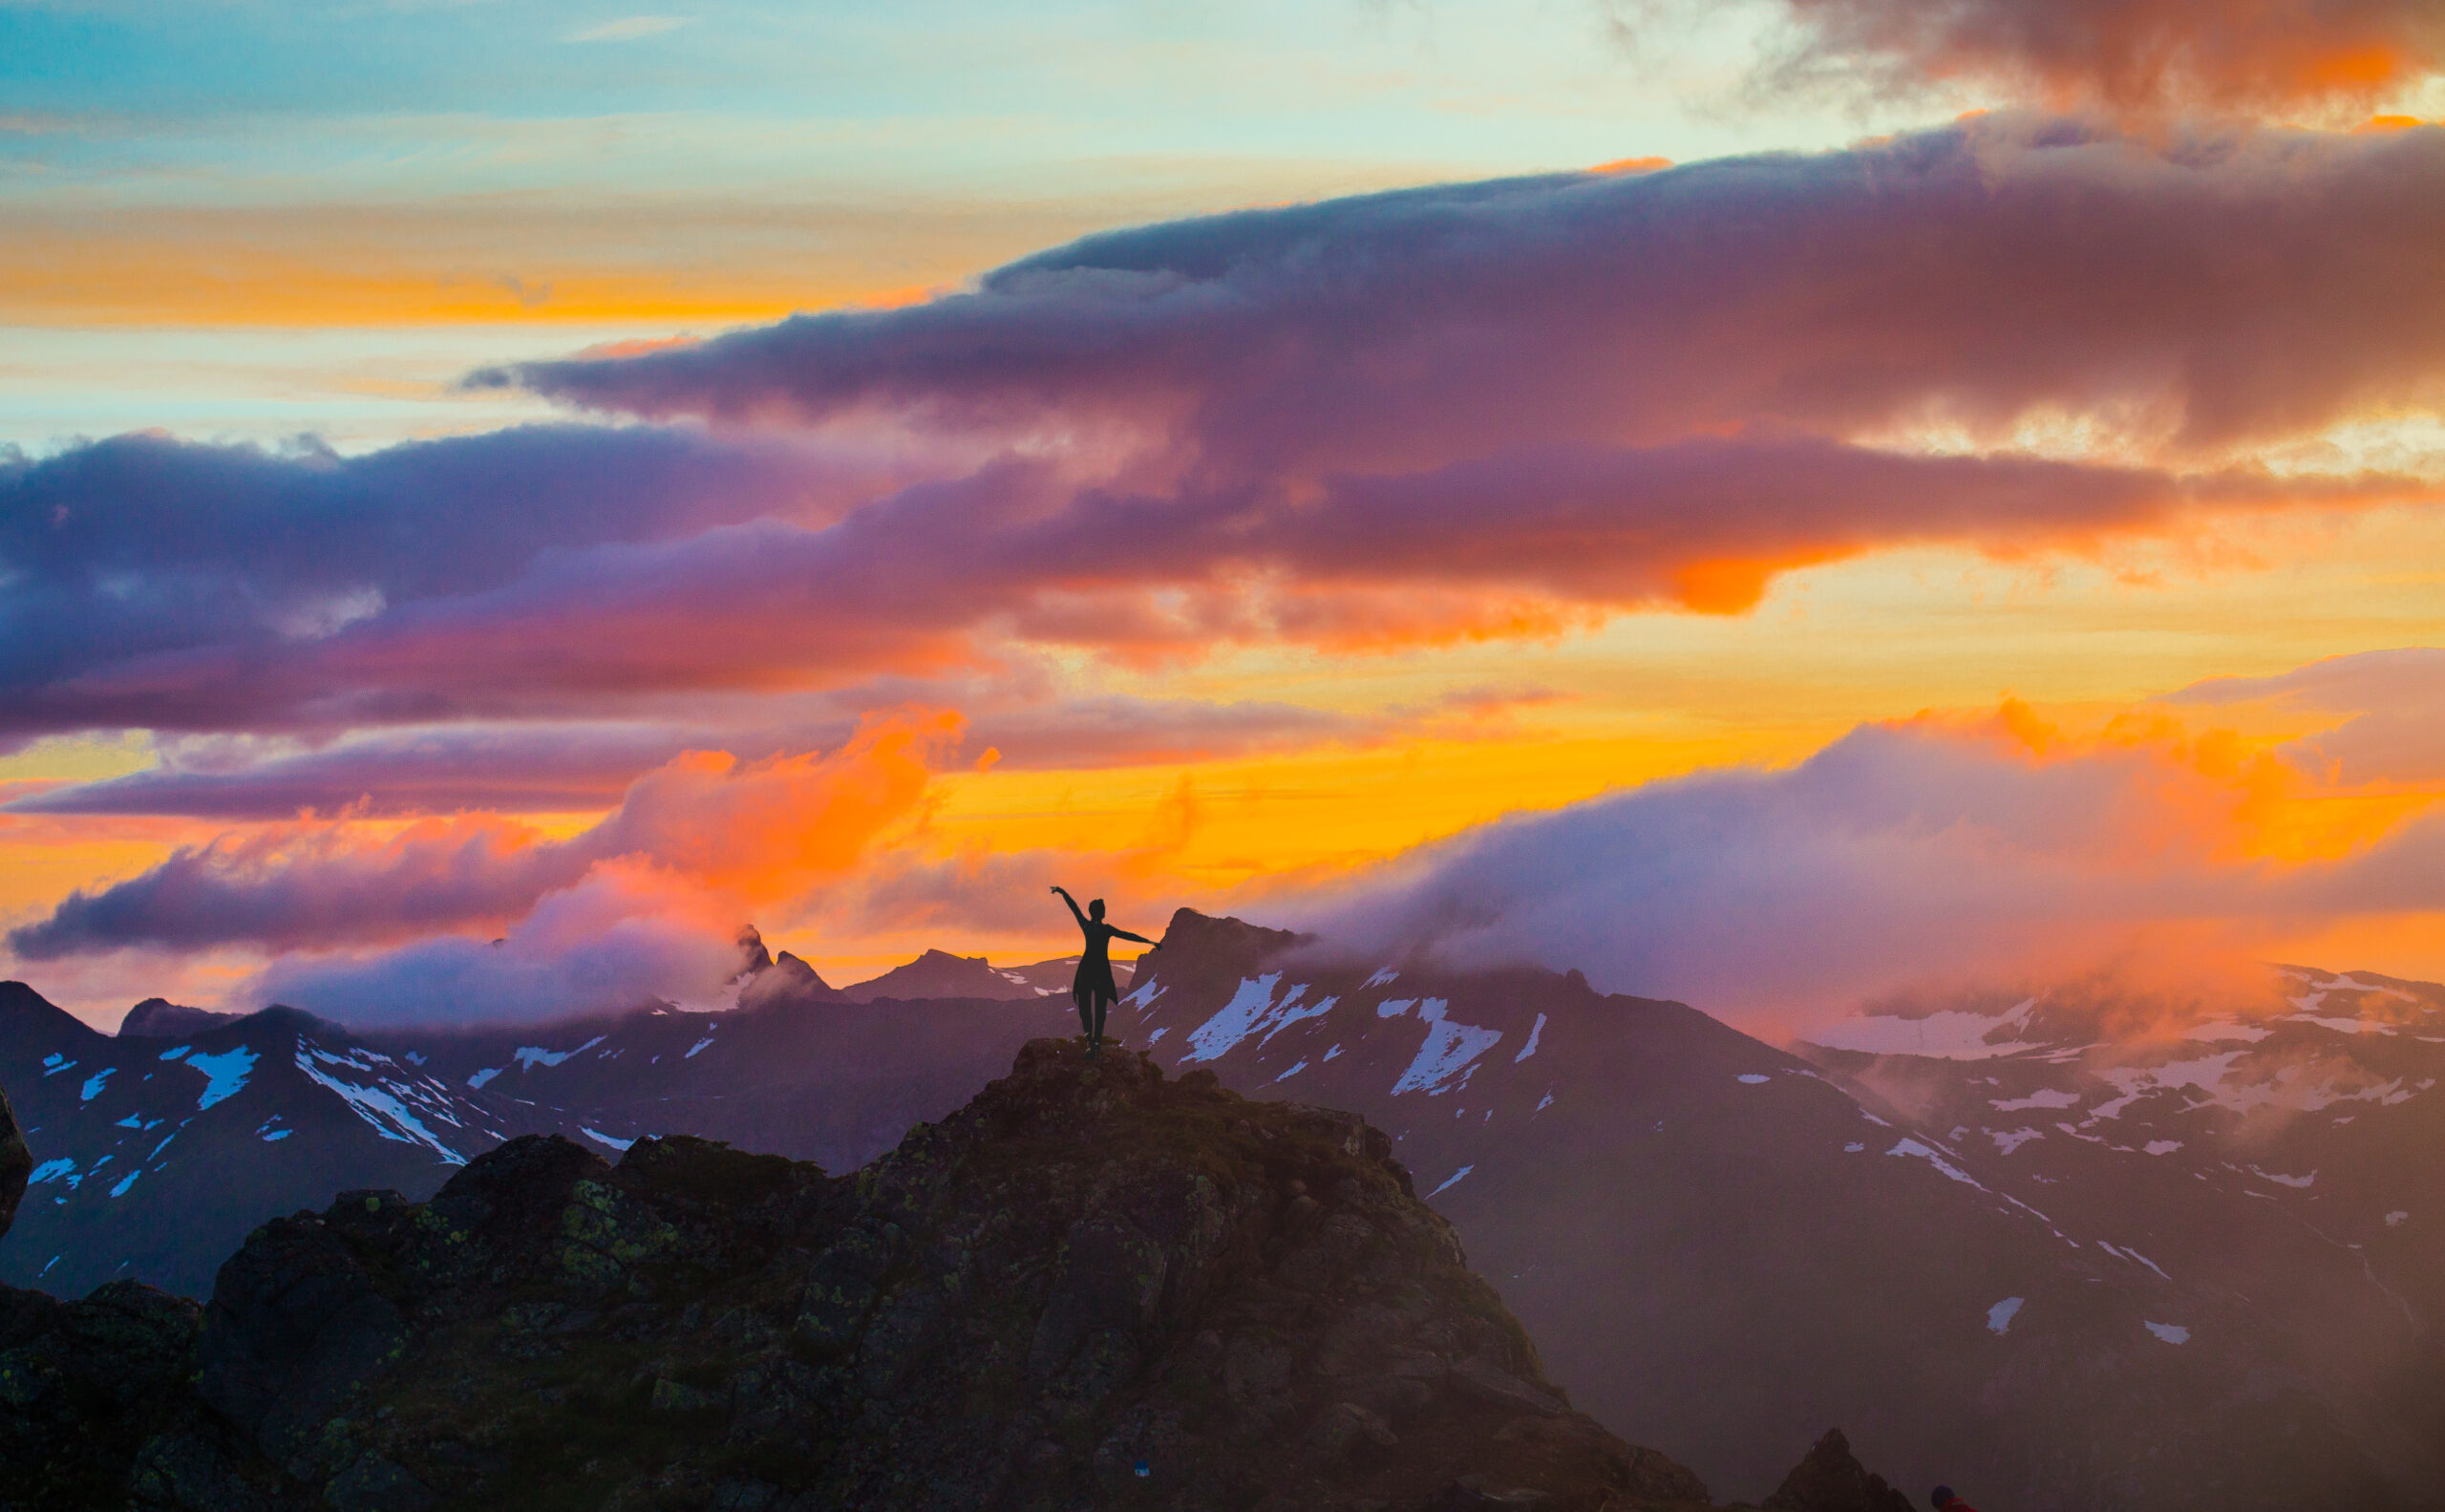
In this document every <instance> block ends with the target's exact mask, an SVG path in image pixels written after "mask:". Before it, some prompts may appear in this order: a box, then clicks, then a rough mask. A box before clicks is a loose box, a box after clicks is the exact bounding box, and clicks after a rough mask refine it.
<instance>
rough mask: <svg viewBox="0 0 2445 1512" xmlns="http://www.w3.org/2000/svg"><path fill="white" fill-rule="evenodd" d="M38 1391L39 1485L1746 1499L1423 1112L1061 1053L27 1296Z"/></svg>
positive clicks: (387, 1207)
mask: <svg viewBox="0 0 2445 1512" xmlns="http://www.w3.org/2000/svg"><path fill="white" fill-rule="evenodd" d="M121 1355H124V1356H125V1359H126V1361H127V1364H126V1366H125V1367H124V1368H116V1369H115V1368H113V1367H112V1365H111V1363H110V1362H111V1361H113V1360H115V1359H117V1358H119V1357H120V1356H121ZM190 1381H191V1382H192V1384H191V1385H183V1384H181V1383H185V1382H190ZM0 1394H7V1396H8V1400H9V1401H10V1402H11V1403H12V1404H14V1403H17V1402H18V1401H20V1400H21V1399H22V1400H23V1401H24V1402H26V1403H28V1404H31V1405H32V1407H34V1408H36V1409H38V1411H33V1412H29V1411H27V1410H25V1409H19V1410H18V1411H17V1413H16V1415H15V1416H9V1417H7V1418H6V1424H7V1426H6V1428H5V1430H0V1507H7V1508H11V1509H13V1508H16V1507H26V1508H36V1507H68V1506H77V1507H84V1506H114V1505H132V1506H136V1507H141V1508H148V1509H149V1508H170V1507H178V1508H189V1509H195V1512H288V1509H291V1508H294V1509H301V1512H302V1509H304V1508H308V1507H322V1508H333V1509H338V1512H393V1509H396V1512H428V1509H440V1508H445V1507H453V1506H465V1507H478V1506H485V1507H490V1506H500V1505H513V1504H514V1505H519V1506H533V1507H541V1506H568V1507H604V1508H629V1507H639V1508H642V1507H657V1508H660V1507H671V1508H683V1507H684V1508H694V1507H703V1508H722V1509H726V1512H730V1509H747V1512H785V1509H797V1508H809V1509H812V1508H832V1507H846V1506H855V1507H859V1508H861V1509H863V1508H873V1509H893V1508H907V1509H918V1508H929V1509H930V1508H963V1509H965V1508H972V1507H985V1508H1009V1509H1012V1512H1018V1509H1033V1508H1045V1509H1053V1508H1059V1509H1065V1512H1066V1509H1069V1508H1073V1507H1080V1506H1097V1507H1133V1506H1134V1507H1164V1508H1181V1509H1205V1508H1215V1509H1221V1508H1230V1509H1233V1512H1244V1509H1252V1508H1265V1509H1272V1512H1287V1509H1290V1508H1300V1509H1308V1508H1317V1509H1329V1508H1349V1509H1351V1512H1357V1509H1361V1508H1367V1509H1372V1512H1394V1509H1415V1512H1428V1509H1437V1512H1440V1509H1445V1508H1460V1507H1499V1506H1527V1505H1535V1506H1538V1507H1541V1508H1545V1509H1547V1512H1632V1509H1645V1508H1659V1507H1697V1506H1703V1505H1705V1504H1706V1501H1707V1493H1706V1488H1705V1487H1704V1486H1703V1485H1702V1484H1700V1483H1699V1481H1698V1480H1697V1479H1696V1477H1694V1476H1693V1475H1691V1474H1690V1472H1689V1471H1688V1470H1686V1469H1684V1468H1682V1467H1681V1466H1679V1465H1678V1464H1676V1463H1674V1462H1673V1461H1672V1460H1670V1459H1667V1458H1666V1457H1665V1456H1664V1455H1662V1454H1660V1453H1657V1452H1656V1451H1654V1450H1650V1449H1640V1448H1635V1447H1633V1446H1631V1445H1629V1444H1626V1443H1625V1442H1623V1441H1622V1440H1621V1439H1619V1438H1617V1437H1614V1436H1613V1435H1612V1434H1610V1433H1608V1432H1607V1431H1605V1429H1604V1428H1603V1427H1601V1426H1600V1425H1598V1424H1597V1423H1596V1422H1595V1421H1594V1420H1593V1419H1591V1418H1588V1417H1586V1416H1584V1415H1582V1414H1580V1413H1578V1412H1576V1411H1574V1410H1573V1409H1572V1408H1571V1406H1570V1404H1569V1402H1568V1401H1567V1399H1566V1398H1565V1397H1564V1396H1563V1393H1562V1392H1561V1391H1560V1390H1559V1389H1558V1388H1556V1387H1555V1386H1554V1385H1553V1384H1552V1382H1550V1381H1549V1380H1547V1379H1546V1377H1545V1375H1544V1374H1543V1371H1542V1369H1541V1365H1540V1363H1539V1359H1538V1354H1537V1351H1536V1349H1535V1347H1534V1346H1533V1345H1532V1344H1531V1343H1530V1341H1529V1339H1528V1338H1527V1336H1526V1334H1525V1333H1524V1332H1523V1331H1521V1329H1520V1325H1519V1324H1518V1322H1517V1321H1516V1320H1514V1319H1513V1318H1512V1317H1511V1315H1510V1313H1509V1312H1508V1311H1506V1310H1504V1308H1503V1307H1502V1305H1501V1303H1500V1301H1499V1299H1498V1298H1497V1296H1496V1294H1495V1292H1494V1291H1493V1289H1492V1288H1490V1287H1488V1286H1487V1285H1486V1284H1485V1283H1484V1282H1483V1281H1482V1280H1480V1279H1479V1278H1478V1277H1477V1276H1476V1275H1475V1274H1473V1273H1472V1272H1470V1271H1469V1269H1468V1268H1467V1266H1466V1263H1465V1261H1464V1259H1463V1257H1462V1255H1461V1252H1460V1247H1459V1245H1458V1243H1457V1241H1456V1238H1455V1237H1454V1234H1453V1231H1452V1229H1451V1227H1450V1225H1448V1224H1446V1223H1445V1222H1444V1221H1443V1220H1442V1219H1441V1218H1440V1217H1438V1216H1436V1215H1435V1213H1434V1212H1433V1211H1432V1210H1431V1209H1429V1208H1428V1207H1426V1206H1425V1205H1424V1204H1423V1203H1420V1202H1419V1201H1418V1200H1417V1198H1416V1196H1415V1194H1414V1190H1413V1189H1412V1186H1411V1183H1410V1179H1409V1176H1408V1174H1407V1173H1406V1171H1404V1170H1403V1169H1402V1167H1401V1166H1400V1165H1399V1164H1398V1163H1397V1162H1396V1161H1393V1158H1392V1154H1391V1145H1390V1142H1389V1141H1388V1140H1387V1139H1386V1137H1385V1136H1384V1135H1383V1134H1381V1133H1380V1132H1378V1131H1376V1130H1374V1129H1373V1128H1371V1127H1370V1126H1368V1125H1367V1124H1366V1123H1365V1122H1363V1121H1362V1120H1360V1119H1358V1118H1355V1117H1353V1116H1350V1115H1347V1114H1339V1113H1330V1112H1327V1111H1324V1110H1321V1109H1315V1108H1307V1107H1302V1106H1298V1105H1295V1104H1287V1103H1265V1102H1250V1101H1247V1100H1244V1099H1243V1098H1241V1097H1237V1096H1235V1095H1233V1094H1231V1093H1228V1092H1225V1091H1223V1090H1222V1089H1221V1088H1220V1087H1219V1086H1218V1085H1217V1084H1216V1082H1215V1080H1214V1078H1213V1077H1211V1076H1210V1075H1196V1074H1192V1075H1186V1076H1182V1077H1180V1078H1179V1079H1177V1080H1167V1079H1166V1078H1165V1077H1164V1076H1163V1075H1162V1074H1161V1073H1160V1072H1159V1070H1158V1069H1157V1068H1156V1067H1155V1065H1154V1064H1153V1063H1152V1062H1151V1061H1149V1060H1147V1059H1145V1058H1144V1057H1142V1056H1139V1055H1137V1054H1130V1053H1127V1052H1122V1051H1117V1050H1116V1051H1114V1052H1111V1053H1109V1054H1106V1055H1105V1056H1104V1057H1103V1058H1102V1059H1100V1060H1095V1061H1091V1060H1089V1059H1087V1058H1086V1057H1085V1056H1084V1054H1082V1052H1081V1050H1080V1049H1079V1047H1078V1046H1076V1045H1075V1044H1074V1043H1071V1042H1067V1041H1053V1040H1037V1041H1033V1042H1031V1043H1030V1044H1029V1045H1027V1046H1026V1048H1025V1049H1024V1050H1023V1051H1022V1052H1021V1053H1020V1054H1019V1057H1018V1062H1017V1065H1016V1066H1015V1068H1014V1069H1013V1071H1012V1073H1011V1074H1010V1075H1009V1076H1008V1077H1006V1078H1004V1079H1002V1080H1000V1081H997V1082H995V1083H993V1084H992V1085H991V1086H989V1087H988V1088H987V1089H986V1090H985V1091H984V1092H983V1093H982V1094H980V1095H979V1096H978V1097H976V1098H975V1099H974V1100H973V1101H971V1102H970V1103H969V1104H968V1105H967V1107H965V1108H963V1109H962V1110H960V1111H959V1112H958V1113H956V1114H954V1115H952V1116H951V1117H950V1118H946V1119H945V1120H944V1121H943V1122H941V1123H938V1124H931V1125H920V1126H919V1127H918V1128H917V1129H915V1130H913V1131H912V1132H911V1133H910V1134H909V1136H908V1137H907V1138H906V1139H904V1141H903V1142H902V1143H901V1145H900V1146H899V1147H898V1148H897V1149H896V1150H894V1151H892V1152H891V1153H889V1154H888V1155H886V1156H884V1157H883V1158H882V1159H881V1160H879V1161H876V1162H875V1163H873V1164H872V1165H870V1166H868V1167H866V1168H865V1169H864V1170H862V1171H860V1172H858V1173H857V1174H856V1175H854V1176H851V1177H847V1178H834V1177H830V1176H828V1175H826V1174H825V1173H824V1172H823V1171H821V1170H820V1169H819V1168H818V1167H816V1166H813V1165H810V1164H804V1163H798V1162H793V1161H786V1160H782V1159H780V1158H778V1157H773V1156H756V1155H748V1154H743V1153H740V1152H738V1151H734V1150H732V1149H731V1148H729V1147H728V1146H725V1145H721V1144H717V1143H713V1142H711V1141H707V1140H702V1139H641V1140H639V1141H637V1142H636V1144H634V1145H633V1146H632V1147H631V1148H630V1149H629V1150H628V1151H627V1154H626V1155H625V1156H624V1157H623V1158H622V1159H621V1161H619V1163H618V1164H617V1165H610V1164H606V1162H605V1161H602V1160H601V1159H600V1158H598V1157H597V1156H595V1155H594V1154H592V1153H591V1152H589V1151H587V1150H585V1149H582V1148H580V1147H579V1146H577V1145H575V1144H571V1143H569V1142H568V1141H566V1140H563V1139H558V1138H542V1137H530V1138H526V1139H517V1140H513V1141H511V1142H510V1143H508V1144H505V1145H503V1146H502V1147H500V1149H498V1150H496V1151H494V1152H492V1153H490V1154H488V1155H485V1156H483V1157H481V1158H479V1159H478V1160H477V1161H474V1162H473V1163H472V1164H470V1165H469V1166H468V1167H467V1168H466V1169H465V1170H464V1171H462V1172H460V1173H459V1174H458V1175H457V1177H455V1178H453V1179H452V1181H451V1182H449V1183H448V1184H447V1185H446V1186H444V1187H443V1188H442V1189H441V1191H440V1192H439V1193H438V1194H437V1195H436V1197H435V1198H434V1199H433V1200H432V1201H431V1202H430V1203H410V1202H407V1201H405V1200H403V1199H401V1198H400V1197H398V1196H397V1194H395V1193H384V1192H351V1193H347V1194H344V1195H343V1196H342V1197H341V1198H340V1199H339V1200H338V1201H336V1202H334V1203H332V1204H331V1205H330V1207H329V1208H328V1209H327V1210H325V1211H324V1212H322V1213H320V1214H310V1213H300V1214H297V1215H294V1216H292V1217H288V1218H283V1219H278V1220H275V1221H274V1222H272V1223H269V1224H266V1225H263V1226H262V1227H261V1228H259V1229H258V1230H256V1231H255V1233H254V1234H253V1235H252V1236H251V1237H250V1238H249V1239H248V1240H247V1242H246V1244H245V1246H244V1248H243V1249H242V1250H241V1251H240V1252H239V1253H238V1254H237V1255H235V1256H234V1257H232V1258H231V1259H230V1260H229V1262H228V1263H227V1264H226V1265H225V1266H224V1267H223V1268H222V1271H221V1274H220V1278H219V1281H218V1284H217V1285H216V1287H215V1289H214V1293H213V1298H212V1301H211V1304H210V1306H209V1307H208V1308H206V1309H204V1310H202V1314H201V1316H200V1317H199V1316H198V1314H197V1312H196V1310H195V1309H194V1307H193V1305H192V1304H189V1303H183V1302H181V1301H179V1300H178V1299H174V1298H169V1297H166V1296H164V1295H162V1294H161V1293H159V1292H154V1291H151V1290H150V1289H149V1288H142V1287H137V1286H133V1285H118V1286H114V1287H106V1288H102V1289H101V1290H100V1291H97V1292H96V1294H95V1295H94V1296H93V1297H91V1298H89V1299H87V1300H86V1301H85V1302H82V1303H73V1304H67V1303H59V1302H55V1301H53V1299H50V1298H48V1297H42V1296H39V1295H38V1294H35V1293H30V1292H0ZM1830 1441H1831V1442H1833V1443H1835V1444H1836V1445H1837V1447H1838V1448H1839V1438H1836V1439H1833V1440H1830ZM1825 1447H1826V1446H1825V1445H1819V1456H1818V1457H1822V1455H1823V1453H1824V1450H1825ZM1841 1457H1842V1458H1843V1459H1846V1460H1847V1458H1848V1455H1847V1450H1842V1451H1841ZM1813 1458H1816V1457H1813ZM1881 1483H1882V1482H1879V1484H1881ZM71 1487H73V1488H74V1489H73V1491H72V1490H71V1489H69V1488H71ZM54 1488H57V1489H54ZM1786 1489H1788V1488H1786ZM1794 1504H1795V1505H1800V1506H1804V1507H1806V1508H1807V1509H1808V1512H1819V1504H1818V1502H1813V1501H1811V1502H1802V1503H1794ZM1837 1505H1842V1506H1845V1507H1846V1508H1847V1503H1832V1502H1829V1503H1825V1504H1824V1509H1825V1512H1831V1509H1832V1508H1833V1507H1835V1506H1837ZM1877 1512H1882V1509H1877Z"/></svg>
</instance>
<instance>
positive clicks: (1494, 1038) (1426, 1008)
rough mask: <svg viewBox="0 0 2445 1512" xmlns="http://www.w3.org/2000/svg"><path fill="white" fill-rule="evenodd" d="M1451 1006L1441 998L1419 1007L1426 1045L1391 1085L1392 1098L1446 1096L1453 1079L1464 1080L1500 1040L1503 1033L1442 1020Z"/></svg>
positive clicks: (1422, 1046) (1419, 1049) (1430, 999)
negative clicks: (1416, 1094) (1420, 1093)
mask: <svg viewBox="0 0 2445 1512" xmlns="http://www.w3.org/2000/svg"><path fill="white" fill-rule="evenodd" d="M1451 1006H1452V1005H1451V1004H1450V1003H1449V1002H1448V1001H1446V1000H1445V999H1443V998H1439V997H1430V998H1428V999H1427V1000H1426V1001H1425V1002H1424V1003H1421V1004H1420V1005H1418V1011H1417V1012H1418V1016H1419V1017H1420V1018H1423V1019H1425V1020H1426V1024H1427V1030H1426V1043H1425V1044H1423V1045H1421V1046H1419V1047H1418V1052H1417V1056H1416V1058H1415V1059H1414V1060H1412V1061H1411V1062H1410V1064H1409V1069H1408V1070H1407V1071H1404V1072H1402V1073H1401V1075H1400V1079H1399V1080H1397V1081H1395V1082H1393V1097H1399V1096H1400V1095H1401V1094H1403V1093H1405V1092H1423V1093H1425V1094H1426V1095H1427V1096H1428V1097H1435V1096H1437V1095H1439V1094H1441V1093H1444V1092H1448V1091H1450V1090H1451V1088H1452V1086H1453V1078H1454V1077H1459V1078H1460V1079H1462V1080H1466V1079H1467V1074H1468V1073H1469V1072H1470V1071H1471V1070H1473V1069H1474V1068H1475V1066H1476V1063H1477V1059H1478V1056H1480V1055H1482V1054H1485V1053H1486V1052H1487V1051H1489V1050H1492V1049H1494V1047H1495V1046H1496V1045H1497V1044H1499V1043H1500V1042H1501V1040H1502V1031H1500V1030H1499V1029H1480V1028H1478V1026H1477V1025H1475V1024H1463V1023H1459V1022H1457V1021H1456V1020H1453V1019H1450V1018H1447V1017H1445V1016H1444V1013H1445V1011H1446V1010H1447V1009H1449V1008H1450V1007H1451Z"/></svg>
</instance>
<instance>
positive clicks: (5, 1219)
mask: <svg viewBox="0 0 2445 1512" xmlns="http://www.w3.org/2000/svg"><path fill="white" fill-rule="evenodd" d="M33 1169H34V1158H33V1152H32V1151H31V1150H28V1149H27V1148H26V1137H25V1136H24V1135H22V1134H20V1133H18V1132H17V1114H16V1110H15V1109H13V1108H11V1107H10V1106H9V1095H8V1094H7V1093H5V1092H0V1234H5V1233H7V1232H8V1231H9V1225H11V1224H12V1223H14V1222H15V1221H16V1217H17V1200H18V1199H19V1198H22V1197H24V1196H25V1195H26V1178H27V1177H29V1176H31V1175H32V1174H33Z"/></svg>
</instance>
